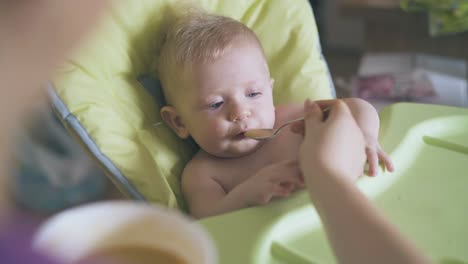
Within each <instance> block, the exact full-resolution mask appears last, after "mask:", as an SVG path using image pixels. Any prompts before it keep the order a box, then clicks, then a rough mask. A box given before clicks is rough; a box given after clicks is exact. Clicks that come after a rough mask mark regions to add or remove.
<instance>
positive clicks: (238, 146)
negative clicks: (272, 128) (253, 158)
mask: <svg viewBox="0 0 468 264" xmlns="http://www.w3.org/2000/svg"><path fill="white" fill-rule="evenodd" d="M261 145H262V144H261V142H260V141H257V140H253V139H247V138H243V139H237V140H232V141H231V142H230V144H229V146H228V147H226V148H225V149H222V150H218V151H216V152H213V153H210V152H208V153H210V154H211V155H213V156H217V157H220V158H231V159H232V158H241V157H244V156H247V155H250V154H252V153H254V152H255V151H257V150H258V149H259V148H260V146H261Z"/></svg>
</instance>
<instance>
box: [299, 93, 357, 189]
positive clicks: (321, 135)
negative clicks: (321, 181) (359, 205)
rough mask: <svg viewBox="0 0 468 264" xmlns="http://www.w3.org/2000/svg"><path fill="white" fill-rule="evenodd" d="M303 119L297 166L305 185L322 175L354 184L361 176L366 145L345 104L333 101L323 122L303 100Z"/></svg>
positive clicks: (318, 112)
mask: <svg viewBox="0 0 468 264" xmlns="http://www.w3.org/2000/svg"><path fill="white" fill-rule="evenodd" d="M304 115H305V123H304V128H305V132H304V141H303V142H302V144H301V147H300V150H299V164H300V168H301V170H302V172H303V175H304V177H305V178H306V181H313V178H315V177H321V176H325V175H327V176H328V175H334V176H337V177H342V178H346V179H348V180H350V181H355V180H356V179H357V178H358V177H359V176H360V175H362V172H363V168H364V163H365V161H366V153H365V141H364V137H363V135H362V132H361V130H360V129H359V127H358V125H357V124H356V122H355V120H354V118H353V116H352V115H351V112H350V110H349V109H348V107H347V106H346V104H345V103H343V102H342V101H341V100H336V101H335V103H334V104H333V105H332V106H331V111H330V113H329V116H328V118H327V119H326V120H324V118H323V113H322V110H321V109H320V107H319V106H318V105H317V104H316V103H314V102H312V101H310V100H306V102H305V103H304Z"/></svg>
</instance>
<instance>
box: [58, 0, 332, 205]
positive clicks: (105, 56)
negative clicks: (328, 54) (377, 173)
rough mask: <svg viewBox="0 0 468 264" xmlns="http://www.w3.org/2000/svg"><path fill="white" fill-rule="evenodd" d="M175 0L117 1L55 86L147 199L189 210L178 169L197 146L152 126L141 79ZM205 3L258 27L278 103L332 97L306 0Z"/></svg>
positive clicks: (151, 101)
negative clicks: (165, 16)
mask: <svg viewBox="0 0 468 264" xmlns="http://www.w3.org/2000/svg"><path fill="white" fill-rule="evenodd" d="M173 2H174V1H169V0H138V1H117V2H115V4H117V5H115V6H114V7H113V8H112V10H110V11H109V12H108V13H107V14H106V15H105V17H104V19H103V22H102V23H101V24H99V25H98V26H96V28H95V30H94V32H93V33H92V36H91V37H90V38H89V39H88V40H87V41H86V42H85V43H84V45H83V46H82V47H81V48H80V49H79V51H78V52H76V54H74V55H73V56H71V58H69V59H68V60H67V62H66V63H65V64H64V65H63V66H62V67H61V68H60V70H59V72H58V74H57V77H56V78H55V79H54V80H53V86H54V88H55V90H56V92H57V94H58V95H59V97H60V98H61V100H62V101H63V102H64V104H65V105H66V107H67V108H68V110H69V111H70V113H71V114H72V115H74V116H75V117H76V118H77V119H78V120H79V122H80V123H81V125H82V126H83V127H84V128H85V130H86V131H87V133H88V134H89V136H90V137H91V138H92V140H93V141H94V143H95V144H96V145H97V146H98V148H99V149H100V150H101V151H102V153H104V155H106V156H107V157H108V158H109V159H110V160H111V161H112V162H113V164H114V165H115V166H116V167H117V168H118V169H119V170H120V171H121V172H122V173H123V174H124V175H125V177H126V178H127V179H128V180H129V181H130V182H131V184H132V185H133V186H134V187H135V188H136V189H137V190H138V191H139V192H140V193H141V194H142V195H143V196H144V197H145V198H146V199H147V200H149V201H152V202H157V203H160V204H163V205H165V206H168V207H173V208H181V209H184V207H185V204H184V200H183V197H182V194H181V190H180V175H181V172H182V170H183V167H184V165H185V164H186V162H187V161H188V160H189V159H190V158H191V157H192V155H193V154H194V152H195V151H196V146H194V145H193V144H190V143H189V142H186V141H183V140H181V139H179V138H177V137H176V135H175V134H173V133H172V132H171V131H170V129H169V128H168V127H166V126H165V125H160V126H156V127H155V126H154V125H153V124H155V123H157V122H159V121H161V118H160V115H159V108H160V107H161V105H160V103H158V100H155V98H154V97H153V96H152V95H151V94H150V93H149V92H148V91H147V90H145V89H144V88H143V87H142V86H141V84H140V83H139V82H138V81H137V78H138V76H140V75H142V74H152V65H153V64H154V60H155V58H156V57H157V56H156V54H157V51H158V46H159V44H160V41H161V35H162V24H163V20H164V15H165V14H166V13H165V10H166V8H167V6H168V4H170V3H173ZM200 3H201V5H202V6H203V7H204V8H206V9H207V10H208V11H209V12H215V13H218V14H223V15H226V16H230V17H233V18H235V19H239V20H241V21H242V22H244V23H245V24H246V25H247V26H249V27H251V28H252V29H253V30H254V31H255V32H256V33H257V34H258V37H259V38H260V40H261V42H262V44H263V45H264V49H265V52H266V55H267V58H268V61H269V65H270V70H271V74H272V77H273V78H274V79H275V89H274V100H275V104H281V103H285V102H292V101H294V102H301V101H303V100H304V99H305V98H306V97H309V98H313V99H323V98H331V97H332V96H333V89H332V88H331V87H332V84H331V81H330V79H329V73H328V69H327V66H326V63H325V61H324V60H323V59H322V56H321V52H320V44H319V39H318V35H317V30H316V25H315V21H314V17H313V14H312V10H311V8H310V6H309V3H308V1H306V0H300V1H299V0H297V1H269V0H263V1H260V0H258V1H252V0H238V1H223V0H203V1H200ZM153 77H154V78H156V79H157V76H153Z"/></svg>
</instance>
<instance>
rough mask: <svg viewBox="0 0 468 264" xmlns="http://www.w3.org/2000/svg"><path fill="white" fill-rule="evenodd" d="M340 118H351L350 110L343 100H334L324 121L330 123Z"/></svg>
mask: <svg viewBox="0 0 468 264" xmlns="http://www.w3.org/2000/svg"><path fill="white" fill-rule="evenodd" d="M341 118H352V115H351V111H350V110H349V108H348V106H346V104H345V103H344V102H343V101H341V100H336V101H335V104H334V105H332V106H331V108H330V110H329V113H328V118H327V120H325V123H332V122H335V121H336V120H338V119H341Z"/></svg>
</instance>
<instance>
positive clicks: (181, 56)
mask: <svg viewBox="0 0 468 264" xmlns="http://www.w3.org/2000/svg"><path fill="white" fill-rule="evenodd" d="M160 52H161V55H160V58H159V61H158V73H159V77H160V80H161V83H162V86H163V92H164V96H165V100H166V103H167V105H166V106H164V107H163V108H162V109H161V116H162V118H163V120H164V121H165V123H166V124H167V125H168V126H169V127H171V128H172V130H173V131H174V132H175V133H176V134H177V135H178V136H179V137H180V138H182V139H187V138H189V137H191V138H193V140H194V141H195V142H196V143H197V144H198V146H199V147H200V150H199V151H198V153H196V155H195V156H194V157H193V158H192V160H190V162H189V163H188V164H187V165H186V167H185V169H184V171H183V175H182V191H183V194H184V197H185V199H186V200H187V203H188V206H189V211H190V213H191V214H192V215H193V216H194V217H197V218H202V217H207V216H211V215H216V214H221V213H225V212H229V211H233V210H237V209H240V208H245V207H248V206H255V205H263V204H266V203H268V202H270V201H271V200H272V199H275V198H279V197H287V196H288V195H290V194H291V193H292V192H294V191H295V190H297V189H298V188H301V187H302V186H303V179H302V176H301V174H300V171H299V168H298V164H297V153H298V148H299V145H300V143H301V142H302V135H301V134H300V133H299V134H297V133H293V132H292V131H291V130H288V129H286V130H284V131H283V132H282V133H280V134H279V135H278V136H277V137H275V138H274V139H271V140H266V141H257V140H253V139H249V138H247V137H245V135H244V133H245V132H246V131H248V130H250V129H258V128H276V127H278V126H280V125H281V124H283V123H285V122H287V121H289V120H292V119H295V118H298V117H301V116H302V115H303V104H287V105H281V106H275V105H274V104H273V95H272V90H273V84H274V81H273V79H272V78H271V77H270V73H269V68H268V64H267V61H266V58H265V54H264V52H263V48H262V46H261V44H260V42H259V40H258V38H257V37H256V35H255V33H254V32H253V31H252V30H250V29H249V28H248V27H246V26H245V25H243V24H242V23H240V22H238V21H236V20H233V19H231V18H228V17H224V16H218V15H213V14H207V13H205V12H203V11H197V10H192V11H189V12H186V13H185V14H184V15H180V16H178V17H177V18H176V19H175V20H174V21H173V23H170V25H169V27H168V31H167V34H166V38H165V40H164V43H163V45H162V47H161V51H160ZM344 102H345V103H346V104H347V106H348V107H349V108H350V110H351V112H352V114H353V116H354V118H355V120H356V122H357V124H358V125H359V127H360V128H361V130H362V133H363V135H364V137H365V139H366V143H367V148H366V153H367V159H368V163H369V165H370V166H369V175H375V174H376V171H377V166H378V163H379V159H380V160H381V161H382V162H383V163H384V164H385V165H386V167H387V169H388V170H390V171H392V170H393V166H392V163H391V161H390V159H389V157H388V156H387V155H386V154H385V153H384V152H383V151H382V149H381V147H380V145H379V143H378V141H377V136H378V130H379V120H378V116H377V113H376V111H375V109H374V108H373V107H372V106H371V105H369V104H368V103H366V102H365V101H363V100H360V99H353V98H351V99H344ZM318 104H319V105H320V106H321V107H322V108H326V107H327V106H328V105H330V100H328V101H318ZM311 158H313V157H311Z"/></svg>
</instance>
